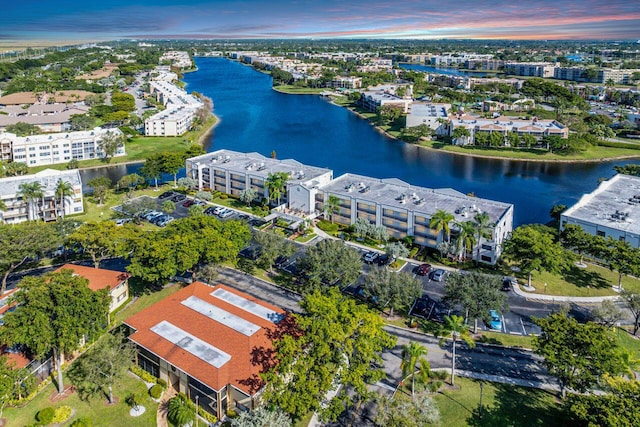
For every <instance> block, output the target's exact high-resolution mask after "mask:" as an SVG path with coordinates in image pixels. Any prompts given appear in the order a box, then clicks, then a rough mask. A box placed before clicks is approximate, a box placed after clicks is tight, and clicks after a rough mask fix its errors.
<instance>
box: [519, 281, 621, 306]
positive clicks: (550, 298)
mask: <svg viewBox="0 0 640 427" xmlns="http://www.w3.org/2000/svg"><path fill="white" fill-rule="evenodd" d="M513 292H514V293H515V294H516V295H519V296H521V297H522V298H526V299H527V300H536V301H541V302H551V303H558V302H575V303H579V304H599V303H601V302H602V301H606V300H609V301H617V300H618V299H619V298H620V297H619V296H617V295H612V296H606V297H566V296H559V295H545V294H537V293H532V292H526V291H524V290H522V289H520V285H518V284H515V285H513Z"/></svg>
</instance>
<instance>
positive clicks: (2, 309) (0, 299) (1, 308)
mask: <svg viewBox="0 0 640 427" xmlns="http://www.w3.org/2000/svg"><path fill="white" fill-rule="evenodd" d="M18 289H20V288H13V289H9V290H8V291H6V292H5V293H4V294H2V295H0V317H1V316H3V315H4V314H5V313H6V312H7V311H9V309H10V308H11V307H14V306H15V305H16V304H15V303H13V304H11V305H9V298H11V296H13V294H14V293H16V291H17V290H18Z"/></svg>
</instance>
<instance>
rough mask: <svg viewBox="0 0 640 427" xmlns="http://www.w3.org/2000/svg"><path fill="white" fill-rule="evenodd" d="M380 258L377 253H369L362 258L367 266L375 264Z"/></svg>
mask: <svg viewBox="0 0 640 427" xmlns="http://www.w3.org/2000/svg"><path fill="white" fill-rule="evenodd" d="M379 256H380V254H379V253H377V252H367V253H366V254H364V255H363V256H362V260H363V261H364V262H366V263H367V264H373V263H374V262H376V260H377V259H378V257H379Z"/></svg>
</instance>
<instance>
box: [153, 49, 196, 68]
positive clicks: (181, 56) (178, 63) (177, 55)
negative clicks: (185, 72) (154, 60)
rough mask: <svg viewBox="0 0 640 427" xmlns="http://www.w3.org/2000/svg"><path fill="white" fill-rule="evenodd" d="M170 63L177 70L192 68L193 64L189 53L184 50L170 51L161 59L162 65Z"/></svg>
mask: <svg viewBox="0 0 640 427" xmlns="http://www.w3.org/2000/svg"><path fill="white" fill-rule="evenodd" d="M162 62H170V63H171V65H172V66H174V67H177V68H191V66H192V65H193V62H192V61H191V57H190V56H189V53H188V52H185V51H182V50H170V51H168V52H165V53H163V54H162V56H161V57H160V63H162Z"/></svg>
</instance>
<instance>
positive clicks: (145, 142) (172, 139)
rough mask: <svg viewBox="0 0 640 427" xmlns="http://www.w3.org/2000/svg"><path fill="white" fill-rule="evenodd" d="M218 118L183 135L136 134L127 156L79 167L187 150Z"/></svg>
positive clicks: (58, 166)
mask: <svg viewBox="0 0 640 427" xmlns="http://www.w3.org/2000/svg"><path fill="white" fill-rule="evenodd" d="M216 122H217V118H216V117H215V116H212V117H211V118H210V119H209V120H208V121H207V122H206V123H205V124H204V125H203V126H200V127H199V128H198V129H196V130H193V131H189V132H187V133H185V134H184V135H182V136H168V137H161V136H135V137H133V138H131V140H130V141H128V142H127V143H126V144H125V150H126V151H127V155H126V156H121V157H114V158H112V159H111V161H110V162H108V163H107V162H105V161H103V160H102V159H91V160H81V161H80V162H78V165H79V168H80V169H84V168H93V167H99V166H109V165H117V164H122V163H135V162H143V161H144V160H145V159H146V158H147V157H148V156H149V155H150V154H154V153H161V152H169V153H177V152H182V151H184V150H186V149H187V148H188V147H189V146H190V145H192V144H195V143H201V142H202V141H201V139H202V137H203V136H205V135H206V134H207V133H208V132H210V131H211V128H212V127H213V126H215V124H216ZM66 168H67V164H66V163H60V164H55V165H44V166H36V167H33V168H29V173H36V172H40V171H42V170H44V169H56V170H65V169H66Z"/></svg>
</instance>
